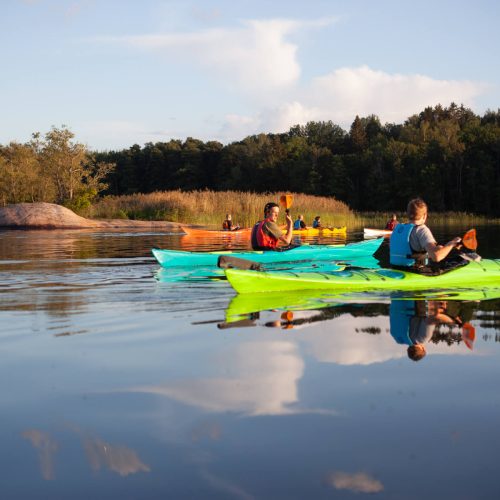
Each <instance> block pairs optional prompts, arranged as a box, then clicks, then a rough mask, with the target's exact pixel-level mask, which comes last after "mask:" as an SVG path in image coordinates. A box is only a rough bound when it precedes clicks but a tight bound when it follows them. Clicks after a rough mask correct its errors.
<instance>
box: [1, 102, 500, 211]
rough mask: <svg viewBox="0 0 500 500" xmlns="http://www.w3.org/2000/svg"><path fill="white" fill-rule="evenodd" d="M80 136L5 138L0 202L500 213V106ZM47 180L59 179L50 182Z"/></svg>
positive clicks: (64, 131)
mask: <svg viewBox="0 0 500 500" xmlns="http://www.w3.org/2000/svg"><path fill="white" fill-rule="evenodd" d="M50 134H52V136H51V135H50ZM64 134H66V135H64ZM61 135H64V137H59V143H57V141H56V140H55V139H56V138H57V137H58V136H61ZM54 136H55V137H54ZM69 136H71V137H69ZM71 139H72V134H71V133H70V132H69V131H68V130H67V129H62V130H59V129H54V128H53V129H52V130H51V132H50V133H49V134H47V136H46V137H45V141H40V136H39V134H38V135H37V134H34V139H33V140H32V141H31V142H30V143H27V144H17V143H11V144H9V145H6V146H0V173H1V174H2V175H1V176H0V203H4V204H5V203H12V202H18V201H42V200H41V199H40V198H43V197H44V196H45V197H46V198H47V197H50V198H51V199H50V200H49V199H44V200H43V201H56V202H59V203H64V204H66V205H68V204H69V205H71V204H73V206H74V205H78V203H80V204H81V203H84V202H89V203H90V202H91V201H92V199H93V198H95V197H97V196H98V195H100V196H104V195H115V196H116V195H118V196H120V195H130V194H134V193H152V192H156V191H170V190H178V189H180V190H183V191H192V190H204V189H208V190H212V191H232V190H235V191H248V192H254V193H265V192H277V191H291V192H296V193H305V194H310V195H318V196H327V197H334V198H335V199H337V200H339V201H342V202H344V203H347V204H348V205H349V206H350V207H351V208H352V209H354V210H356V211H390V210H404V207H405V206H406V204H407V202H408V200H409V199H410V198H412V197H415V196H421V197H422V198H424V199H425V200H426V201H427V203H428V205H429V206H430V207H432V210H433V211H454V212H466V213H475V214H482V215H486V216H493V217H497V216H499V215H500V204H499V203H498V200H499V199H500V109H498V110H497V111H490V110H489V111H487V112H485V113H484V115H483V116H479V115H477V114H475V113H474V112H473V111H472V110H470V109H468V108H466V107H464V106H463V105H461V106H458V105H456V104H454V103H452V104H450V106H448V107H443V106H441V105H437V106H435V107H428V108H426V109H425V110H424V111H422V112H421V113H419V114H415V115H413V116H411V117H409V118H408V119H407V120H406V121H405V122H404V123H403V124H394V123H386V124H384V125H382V124H381V122H380V120H379V118H378V117H377V116H375V115H370V116H367V117H359V116H356V117H355V118H354V120H353V122H352V125H351V127H350V130H349V131H345V130H343V129H342V128H341V127H340V126H338V125H336V124H334V123H333V122H331V121H325V122H309V123H307V124H306V125H296V126H293V127H291V128H290V130H288V132H285V133H279V134H271V133H268V134H264V133H262V134H258V135H253V136H249V137H246V138H244V139H243V140H241V141H237V142H232V143H230V144H227V145H223V144H221V143H220V142H217V141H208V142H203V141H201V140H198V139H194V138H191V137H189V138H187V139H185V140H184V141H181V140H173V139H172V140H170V141H168V142H157V143H154V144H153V143H146V144H144V146H142V147H141V146H140V145H137V144H134V145H132V146H131V147H129V148H128V149H124V150H121V151H99V152H95V151H94V152H91V151H83V150H82V146H81V145H79V144H78V143H76V144H75V143H72V142H71ZM72 148H73V149H75V148H76V152H75V151H72ZM78 154H80V156H78ZM51 155H52V156H51ZM64 155H66V156H67V157H68V158H67V159H68V161H69V160H71V161H69V163H67V165H66V167H64V165H63V164H64V161H63V158H64ZM23 162H24V163H26V162H28V163H29V164H30V165H31V167H30V168H28V167H27V166H26V165H25V167H23V168H21V165H22V164H23ZM56 165H59V166H60V169H59V171H58V172H55V170H57V168H56ZM78 169H80V170H78ZM70 171H71V172H72V174H69V172H70ZM28 172H31V174H29V175H28ZM46 174H49V175H46ZM63 174H64V175H63ZM23 176H24V177H23ZM39 176H42V177H44V178H47V179H52V180H51V181H50V182H49V181H44V182H45V186H44V187H42V186H41V185H40V181H39V180H38V181H37V178H38V177H39ZM42 177H40V178H42ZM69 179H73V184H74V186H73V188H72V189H70V187H68V186H69ZM75 179H78V183H76V184H75ZM47 183H48V184H49V185H47ZM65 183H66V184H67V186H66V188H64V189H63V188H62V187H61V186H64V185H66V184H65ZM21 185H24V188H22V189H21V187H20V186H21ZM27 186H31V187H30V188H29V189H28V188H27ZM82 198H83V202H82V201H81V200H82ZM78 200H80V201H78Z"/></svg>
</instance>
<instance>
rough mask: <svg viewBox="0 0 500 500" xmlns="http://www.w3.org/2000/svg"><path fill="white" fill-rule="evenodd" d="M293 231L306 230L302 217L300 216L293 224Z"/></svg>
mask: <svg viewBox="0 0 500 500" xmlns="http://www.w3.org/2000/svg"><path fill="white" fill-rule="evenodd" d="M293 229H295V230H296V231H297V230H299V229H307V226H306V223H305V222H304V216H303V215H302V214H300V215H299V216H298V217H297V220H296V221H295V222H294V223H293Z"/></svg>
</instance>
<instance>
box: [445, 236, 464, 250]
mask: <svg viewBox="0 0 500 500" xmlns="http://www.w3.org/2000/svg"><path fill="white" fill-rule="evenodd" d="M461 243H462V238H460V237H458V236H457V237H456V238H453V239H452V240H451V241H449V242H448V243H447V245H448V246H450V247H457V248H459V247H461V246H462V245H461Z"/></svg>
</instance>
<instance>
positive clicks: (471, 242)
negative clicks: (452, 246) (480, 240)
mask: <svg viewBox="0 0 500 500" xmlns="http://www.w3.org/2000/svg"><path fill="white" fill-rule="evenodd" d="M462 245H463V246H464V247H465V248H466V249H467V250H470V252H467V253H463V252H461V253H460V255H461V257H462V258H463V259H465V260H470V261H477V262H479V261H480V260H481V257H480V256H479V255H478V254H477V253H476V250H477V239H476V230H475V229H469V230H468V231H467V232H466V233H465V234H464V236H463V238H462Z"/></svg>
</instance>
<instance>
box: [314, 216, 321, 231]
mask: <svg viewBox="0 0 500 500" xmlns="http://www.w3.org/2000/svg"><path fill="white" fill-rule="evenodd" d="M313 227H314V228H315V229H316V228H318V229H319V228H320V227H321V216H319V215H316V217H314V220H313Z"/></svg>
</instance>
